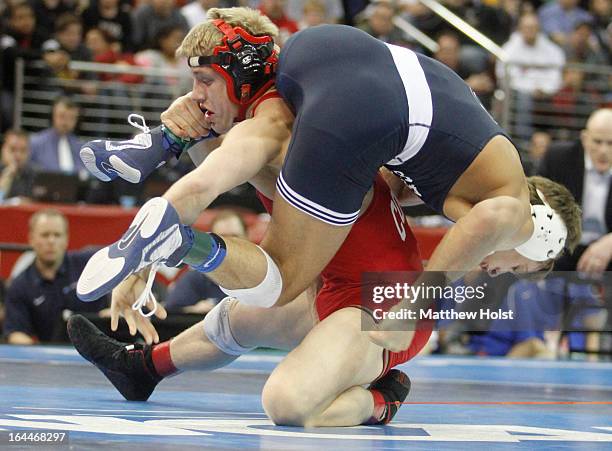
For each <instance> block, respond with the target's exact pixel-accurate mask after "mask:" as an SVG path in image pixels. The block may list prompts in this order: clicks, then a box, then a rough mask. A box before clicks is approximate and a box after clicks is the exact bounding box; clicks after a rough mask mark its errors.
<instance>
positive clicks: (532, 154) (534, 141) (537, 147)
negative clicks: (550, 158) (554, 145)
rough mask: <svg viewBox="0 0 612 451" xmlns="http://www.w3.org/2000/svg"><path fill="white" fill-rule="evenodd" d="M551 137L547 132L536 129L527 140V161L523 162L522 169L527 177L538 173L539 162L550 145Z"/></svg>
mask: <svg viewBox="0 0 612 451" xmlns="http://www.w3.org/2000/svg"><path fill="white" fill-rule="evenodd" d="M551 140H552V138H551V136H550V134H549V133H548V132H545V131H543V130H537V131H535V132H533V135H531V139H530V140H529V147H528V149H527V157H528V158H527V161H524V162H523V169H524V170H525V175H526V176H527V177H531V176H532V175H537V174H538V173H539V169H540V164H541V162H542V159H543V158H544V155H546V152H548V147H549V146H550V142H551Z"/></svg>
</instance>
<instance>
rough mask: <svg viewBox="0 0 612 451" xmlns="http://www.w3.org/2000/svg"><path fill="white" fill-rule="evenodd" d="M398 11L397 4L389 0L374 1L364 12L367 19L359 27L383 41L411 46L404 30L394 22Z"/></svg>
mask: <svg viewBox="0 0 612 451" xmlns="http://www.w3.org/2000/svg"><path fill="white" fill-rule="evenodd" d="M396 13H397V11H396V9H395V5H394V4H393V3H391V2H389V1H377V2H375V3H372V4H371V5H370V6H368V7H367V8H366V10H365V12H364V16H365V18H366V20H365V22H364V23H363V24H362V25H360V26H359V28H361V29H362V30H363V31H365V32H366V33H368V34H369V35H371V36H374V37H375V38H376V39H379V40H381V41H383V42H387V43H389V44H395V45H401V46H404V47H407V46H410V42H409V41H408V39H407V38H406V36H405V34H404V32H403V31H402V30H400V29H399V28H397V27H396V26H395V24H394V23H393V18H394V17H395V14H396Z"/></svg>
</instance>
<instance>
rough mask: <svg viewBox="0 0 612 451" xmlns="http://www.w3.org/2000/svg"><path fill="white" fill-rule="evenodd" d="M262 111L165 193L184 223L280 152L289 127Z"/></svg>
mask: <svg viewBox="0 0 612 451" xmlns="http://www.w3.org/2000/svg"><path fill="white" fill-rule="evenodd" d="M280 121H281V119H279V118H277V117H275V116H274V115H266V114H261V115H258V116H256V117H253V118H252V119H248V120H246V121H243V122H241V123H239V124H237V125H236V126H234V127H233V128H232V129H231V130H230V131H229V132H228V133H227V135H226V136H225V139H224V140H223V143H222V144H221V146H220V147H218V148H217V149H215V150H214V151H212V152H211V153H210V155H209V156H208V157H207V158H206V160H205V161H204V162H203V163H202V164H201V165H200V166H198V167H197V168H196V169H194V170H193V171H192V172H190V173H189V174H187V175H186V176H184V177H183V178H182V179H180V180H179V181H178V182H177V183H175V184H174V185H173V186H172V187H171V188H170V189H169V190H168V191H167V192H166V193H165V194H164V198H166V199H167V200H168V201H169V202H170V203H171V204H172V205H173V206H174V208H175V209H176V211H177V212H178V214H179V217H180V219H181V222H182V223H184V224H191V223H193V222H194V221H195V220H196V218H197V217H198V216H199V214H200V213H201V212H202V211H203V210H204V209H206V208H207V207H208V206H209V205H210V203H211V202H212V201H213V200H214V199H215V198H216V197H217V196H218V195H220V194H222V193H224V192H226V191H229V190H230V189H232V188H234V187H236V186H238V185H240V184H242V183H245V182H247V181H249V180H251V179H252V178H254V177H255V176H256V175H257V174H258V173H259V172H260V171H261V169H262V168H264V167H265V166H266V165H267V164H268V163H269V162H270V161H272V160H273V159H274V158H275V157H276V156H277V155H278V154H279V153H280V151H281V148H282V144H283V142H284V141H285V140H286V139H287V137H288V135H289V133H290V130H289V129H288V128H287V127H286V126H285V125H284V124H279V122H280Z"/></svg>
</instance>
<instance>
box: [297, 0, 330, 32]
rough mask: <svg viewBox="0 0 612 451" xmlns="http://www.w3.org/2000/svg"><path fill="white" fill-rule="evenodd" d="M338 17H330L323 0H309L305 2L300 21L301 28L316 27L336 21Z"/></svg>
mask: <svg viewBox="0 0 612 451" xmlns="http://www.w3.org/2000/svg"><path fill="white" fill-rule="evenodd" d="M335 22H336V19H333V18H330V16H328V13H327V7H326V6H325V3H324V2H323V1H322V0H307V1H306V2H304V7H303V9H302V14H301V18H300V20H299V22H298V27H299V29H300V30H304V29H305V28H310V27H316V26H317V25H321V24H325V23H335Z"/></svg>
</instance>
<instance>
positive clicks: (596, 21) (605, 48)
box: [590, 0, 612, 64]
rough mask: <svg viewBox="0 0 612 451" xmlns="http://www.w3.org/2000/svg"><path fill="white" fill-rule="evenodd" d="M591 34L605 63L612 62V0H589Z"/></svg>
mask: <svg viewBox="0 0 612 451" xmlns="http://www.w3.org/2000/svg"><path fill="white" fill-rule="evenodd" d="M590 12H591V14H592V16H593V34H594V35H595V40H596V41H597V43H598V45H599V47H600V48H601V49H602V52H604V54H605V56H606V58H607V63H608V64H610V63H612V48H611V45H612V0H591V8H590Z"/></svg>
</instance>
